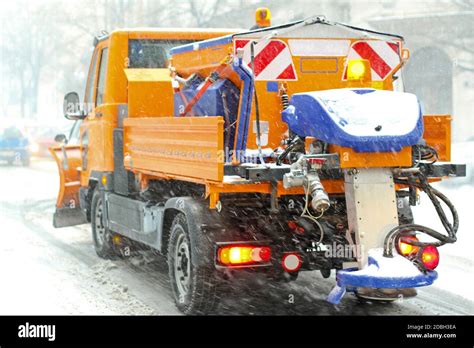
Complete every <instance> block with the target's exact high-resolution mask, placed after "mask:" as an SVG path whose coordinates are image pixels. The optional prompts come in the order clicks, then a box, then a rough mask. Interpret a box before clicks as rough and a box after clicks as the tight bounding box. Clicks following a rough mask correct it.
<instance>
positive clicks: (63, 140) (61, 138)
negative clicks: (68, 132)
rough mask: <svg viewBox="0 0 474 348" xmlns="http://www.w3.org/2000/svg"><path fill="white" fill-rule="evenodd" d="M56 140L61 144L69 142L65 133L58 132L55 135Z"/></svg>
mask: <svg viewBox="0 0 474 348" xmlns="http://www.w3.org/2000/svg"><path fill="white" fill-rule="evenodd" d="M54 141H55V142H57V143H61V144H67V137H66V136H65V135H64V134H58V135H56V136H55V137H54Z"/></svg>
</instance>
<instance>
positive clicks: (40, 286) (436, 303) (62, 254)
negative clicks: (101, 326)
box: [0, 160, 474, 315]
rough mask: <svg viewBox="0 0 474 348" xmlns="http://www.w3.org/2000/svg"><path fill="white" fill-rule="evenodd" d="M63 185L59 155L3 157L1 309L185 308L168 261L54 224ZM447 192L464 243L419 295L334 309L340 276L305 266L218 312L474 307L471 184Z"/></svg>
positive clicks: (401, 311) (230, 299)
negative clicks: (102, 253)
mask: <svg viewBox="0 0 474 348" xmlns="http://www.w3.org/2000/svg"><path fill="white" fill-rule="evenodd" d="M57 185H58V178H57V174H56V166H55V164H54V163H53V162H49V161H43V160H42V161H38V160H36V161H33V163H32V165H31V167H30V168H23V167H7V166H6V165H3V164H1V163H0V265H1V266H0V285H1V286H0V315H5V314H106V315H109V314H119V315H130V314H131V315H138V314H143V315H149V314H152V315H177V314H179V312H178V311H177V309H176V307H175V305H174V302H173V298H172V295H171V289H170V287H169V282H168V274H167V265H166V261H165V260H164V258H162V257H158V256H155V255H153V254H151V253H144V254H143V255H141V256H137V257H134V258H131V259H128V260H118V261H105V260H101V259H100V258H99V257H97V255H96V254H95V251H94V248H93V245H92V240H91V232H90V228H89V226H88V225H83V226H79V227H70V228H63V229H54V228H53V227H52V214H53V211H54V203H55V198H56V193H57V190H58V187H57ZM444 192H445V193H446V194H448V195H449V196H450V198H452V199H453V202H454V203H455V204H456V205H457V207H458V208H459V213H460V216H461V224H462V225H461V228H460V232H459V238H460V242H458V243H457V244H455V245H453V246H445V247H443V248H442V249H441V257H442V261H441V265H440V266H439V270H440V279H439V282H437V283H436V285H435V286H433V287H429V288H426V289H420V290H419V295H418V297H417V298H415V299H411V300H407V301H404V302H397V303H394V304H390V305H384V304H378V303H368V304H361V303H360V302H359V301H357V300H355V299H354V297H352V296H346V297H345V298H344V299H343V301H342V302H341V304H340V305H338V306H333V305H330V304H329V303H327V302H326V301H325V297H326V295H327V294H328V292H329V291H330V290H331V288H332V287H333V286H334V275H333V277H331V278H329V279H323V278H322V277H321V275H320V273H319V272H304V273H303V274H301V275H300V277H299V278H298V280H297V281H296V282H293V283H289V284H282V283H274V284H270V285H267V286H263V287H261V288H259V287H252V286H250V287H247V286H243V285H241V284H235V286H234V287H233V288H231V289H229V290H228V293H227V296H226V298H225V299H224V300H223V304H222V305H221V307H220V308H219V310H218V312H217V314H223V315H234V314H268V315H281V314H291V315H297V314H304V315H373V314H376V315H422V314H474V307H473V301H472V300H473V299H472V295H471V294H470V293H472V291H469V290H470V289H469V286H470V284H469V282H470V277H472V256H470V253H469V248H470V245H469V244H470V242H472V234H470V233H469V232H470V231H469V230H470V226H469V223H467V222H466V221H468V219H469V216H470V214H469V213H470V211H471V210H470V209H469V205H468V204H464V205H463V204H461V203H462V202H468V199H469V197H470V196H471V195H472V193H473V191H472V187H471V188H469V187H467V188H466V187H464V188H463V189H462V190H459V189H457V188H455V187H449V188H448V189H446V190H444ZM425 201H426V203H428V204H425ZM430 209H431V207H430V202H429V201H428V200H426V199H425V200H424V201H422V205H421V206H420V207H418V208H416V212H415V213H416V218H417V220H418V222H420V223H421V222H423V221H425V222H426V224H427V225H429V226H433V227H435V225H433V223H435V221H436V219H435V214H434V213H433V212H432V211H431V210H430ZM463 222H464V223H463ZM290 298H291V299H293V300H292V301H290Z"/></svg>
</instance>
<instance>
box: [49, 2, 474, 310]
mask: <svg viewBox="0 0 474 348" xmlns="http://www.w3.org/2000/svg"><path fill="white" fill-rule="evenodd" d="M260 11H263V10H260ZM262 18H265V20H266V21H268V20H269V18H268V12H265V16H263V17H262ZM265 23H266V22H265ZM265 23H263V22H262V23H260V24H261V26H260V27H259V28H257V29H253V30H250V31H248V30H243V31H239V32H229V31H224V30H182V31H176V30H171V29H169V30H168V29H157V30H132V31H125V30H118V31H114V32H112V33H111V34H110V35H107V36H104V37H101V38H98V39H97V40H96V42H95V44H96V46H95V51H94V55H93V61H92V62H91V69H90V72H89V82H88V87H87V91H89V92H90V91H93V92H92V93H86V95H87V97H86V99H85V102H86V103H88V104H87V105H89V106H90V105H94V106H93V107H92V109H91V111H90V110H89V109H86V110H88V111H87V112H86V111H84V109H82V108H81V107H80V106H78V104H79V97H78V95H77V93H69V94H68V95H67V96H66V98H65V114H66V117H67V118H69V119H75V120H79V122H82V125H81V139H82V143H81V145H80V146H79V147H78V146H72V145H67V144H64V145H63V146H60V147H57V148H53V149H52V152H53V155H54V156H55V158H56V160H57V162H58V167H59V170H60V178H61V180H60V182H61V189H60V194H59V197H58V201H57V211H56V214H55V225H56V226H58V227H60V226H68V225H72V224H78V223H85V222H87V221H89V222H91V224H92V234H93V240H94V245H95V247H96V251H97V254H98V255H99V256H101V257H104V258H114V257H120V256H121V257H125V256H127V255H130V252H131V250H133V249H134V248H136V247H137V246H138V245H146V246H147V247H150V248H153V249H155V250H157V251H159V252H161V253H162V254H164V255H166V256H167V258H168V265H169V274H170V280H171V287H172V290H173V294H174V296H175V300H176V305H177V306H178V308H179V309H180V310H182V311H183V312H184V313H207V312H212V311H213V310H214V309H215V308H216V306H217V304H218V303H219V299H220V298H222V297H223V296H225V295H226V294H224V293H222V292H221V291H220V289H222V288H223V287H221V285H222V283H227V282H232V281H235V279H236V278H239V277H240V276H242V275H243V274H246V275H248V274H249V273H250V274H251V275H257V274H259V276H260V275H263V276H264V277H266V278H267V279H268V282H269V283H268V284H270V283H271V284H273V283H274V282H279V281H292V280H296V279H297V277H298V274H299V272H301V271H310V270H319V271H320V272H321V274H322V276H323V277H325V278H328V277H330V276H331V274H334V273H335V274H336V283H335V288H334V290H333V291H332V292H331V293H330V294H329V297H328V300H329V301H330V302H332V303H338V302H339V301H340V300H341V298H342V297H343V296H344V294H345V292H346V291H351V292H354V293H355V294H356V295H357V296H359V297H364V298H370V299H380V300H387V299H389V300H390V299H397V298H399V297H400V296H405V297H408V296H412V295H414V293H415V291H414V288H416V287H419V286H426V285H430V284H431V283H432V282H433V281H434V280H435V279H436V276H437V274H436V271H434V269H435V268H436V266H437V264H438V262H439V253H438V249H437V248H438V247H439V246H441V245H443V244H446V243H453V242H455V240H456V231H457V228H458V223H459V222H458V217H457V213H456V210H455V209H454V207H453V206H452V204H451V203H450V201H449V200H448V198H447V197H445V196H444V195H443V194H442V193H440V192H439V191H437V190H435V189H434V188H433V187H432V186H431V185H430V183H431V182H434V181H439V180H441V179H442V178H445V177H449V176H463V175H464V174H465V166H464V165H456V164H451V163H449V161H450V146H451V145H450V141H451V139H450V122H451V116H449V115H424V114H423V110H422V108H421V107H420V104H421V101H420V100H418V98H417V97H416V96H415V95H413V94H410V93H404V92H402V91H394V89H395V87H396V86H395V85H396V84H400V80H401V74H400V70H401V69H402V68H403V66H404V64H405V62H406V61H407V59H408V57H409V53H408V50H407V49H406V48H405V47H404V42H403V38H402V37H400V36H397V35H393V34H386V33H380V32H374V31H370V30H365V29H361V28H355V27H352V26H347V25H344V24H340V23H335V22H330V21H328V20H326V19H325V18H323V17H312V18H309V19H307V20H302V21H296V22H292V23H287V24H284V25H280V26H273V27H267V26H266V25H267V24H265ZM124 62H125V66H124ZM400 85H401V84H400ZM94 91H96V92H94ZM421 193H424V194H426V195H427V196H428V197H429V199H430V200H431V201H432V202H433V204H434V206H435V211H436V213H437V214H438V216H439V217H440V219H441V220H442V222H443V226H444V227H445V229H446V233H440V232H438V231H435V230H433V229H431V228H429V227H426V226H421V225H417V224H415V222H414V221H413V216H412V213H411V206H412V205H415V204H417V201H418V198H419V195H420V194H421ZM441 202H442V203H444V204H445V205H447V207H448V208H449V210H450V214H449V215H450V216H447V215H446V213H445V210H443V207H442V206H441ZM334 271H335V272H334ZM315 281H316V280H315Z"/></svg>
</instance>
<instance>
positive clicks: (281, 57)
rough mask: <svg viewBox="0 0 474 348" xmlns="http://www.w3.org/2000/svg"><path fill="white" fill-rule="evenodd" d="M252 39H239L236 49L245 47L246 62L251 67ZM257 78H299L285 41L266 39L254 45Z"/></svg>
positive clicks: (235, 45)
mask: <svg viewBox="0 0 474 348" xmlns="http://www.w3.org/2000/svg"><path fill="white" fill-rule="evenodd" d="M251 41H252V40H247V39H237V40H235V42H234V49H235V51H237V49H238V48H243V49H244V57H243V60H244V63H245V64H247V65H248V66H249V67H250V42H251ZM254 54H255V58H254V65H255V68H254V74H255V80H261V81H262V80H263V81H275V80H297V75H296V71H295V67H294V65H293V60H292V58H291V53H290V50H289V48H288V46H287V45H286V43H285V42H284V41H281V40H264V41H261V42H259V43H257V44H256V45H255V47H254Z"/></svg>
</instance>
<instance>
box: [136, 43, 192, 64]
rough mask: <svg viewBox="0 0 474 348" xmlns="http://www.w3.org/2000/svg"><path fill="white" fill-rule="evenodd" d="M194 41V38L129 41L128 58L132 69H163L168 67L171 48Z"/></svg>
mask: <svg viewBox="0 0 474 348" xmlns="http://www.w3.org/2000/svg"><path fill="white" fill-rule="evenodd" d="M191 42H194V41H192V40H148V39H137V40H129V41H128V52H129V54H128V60H129V68H131V69H163V68H167V67H168V55H169V51H170V49H172V48H173V47H176V46H180V45H185V44H188V43H191Z"/></svg>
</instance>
